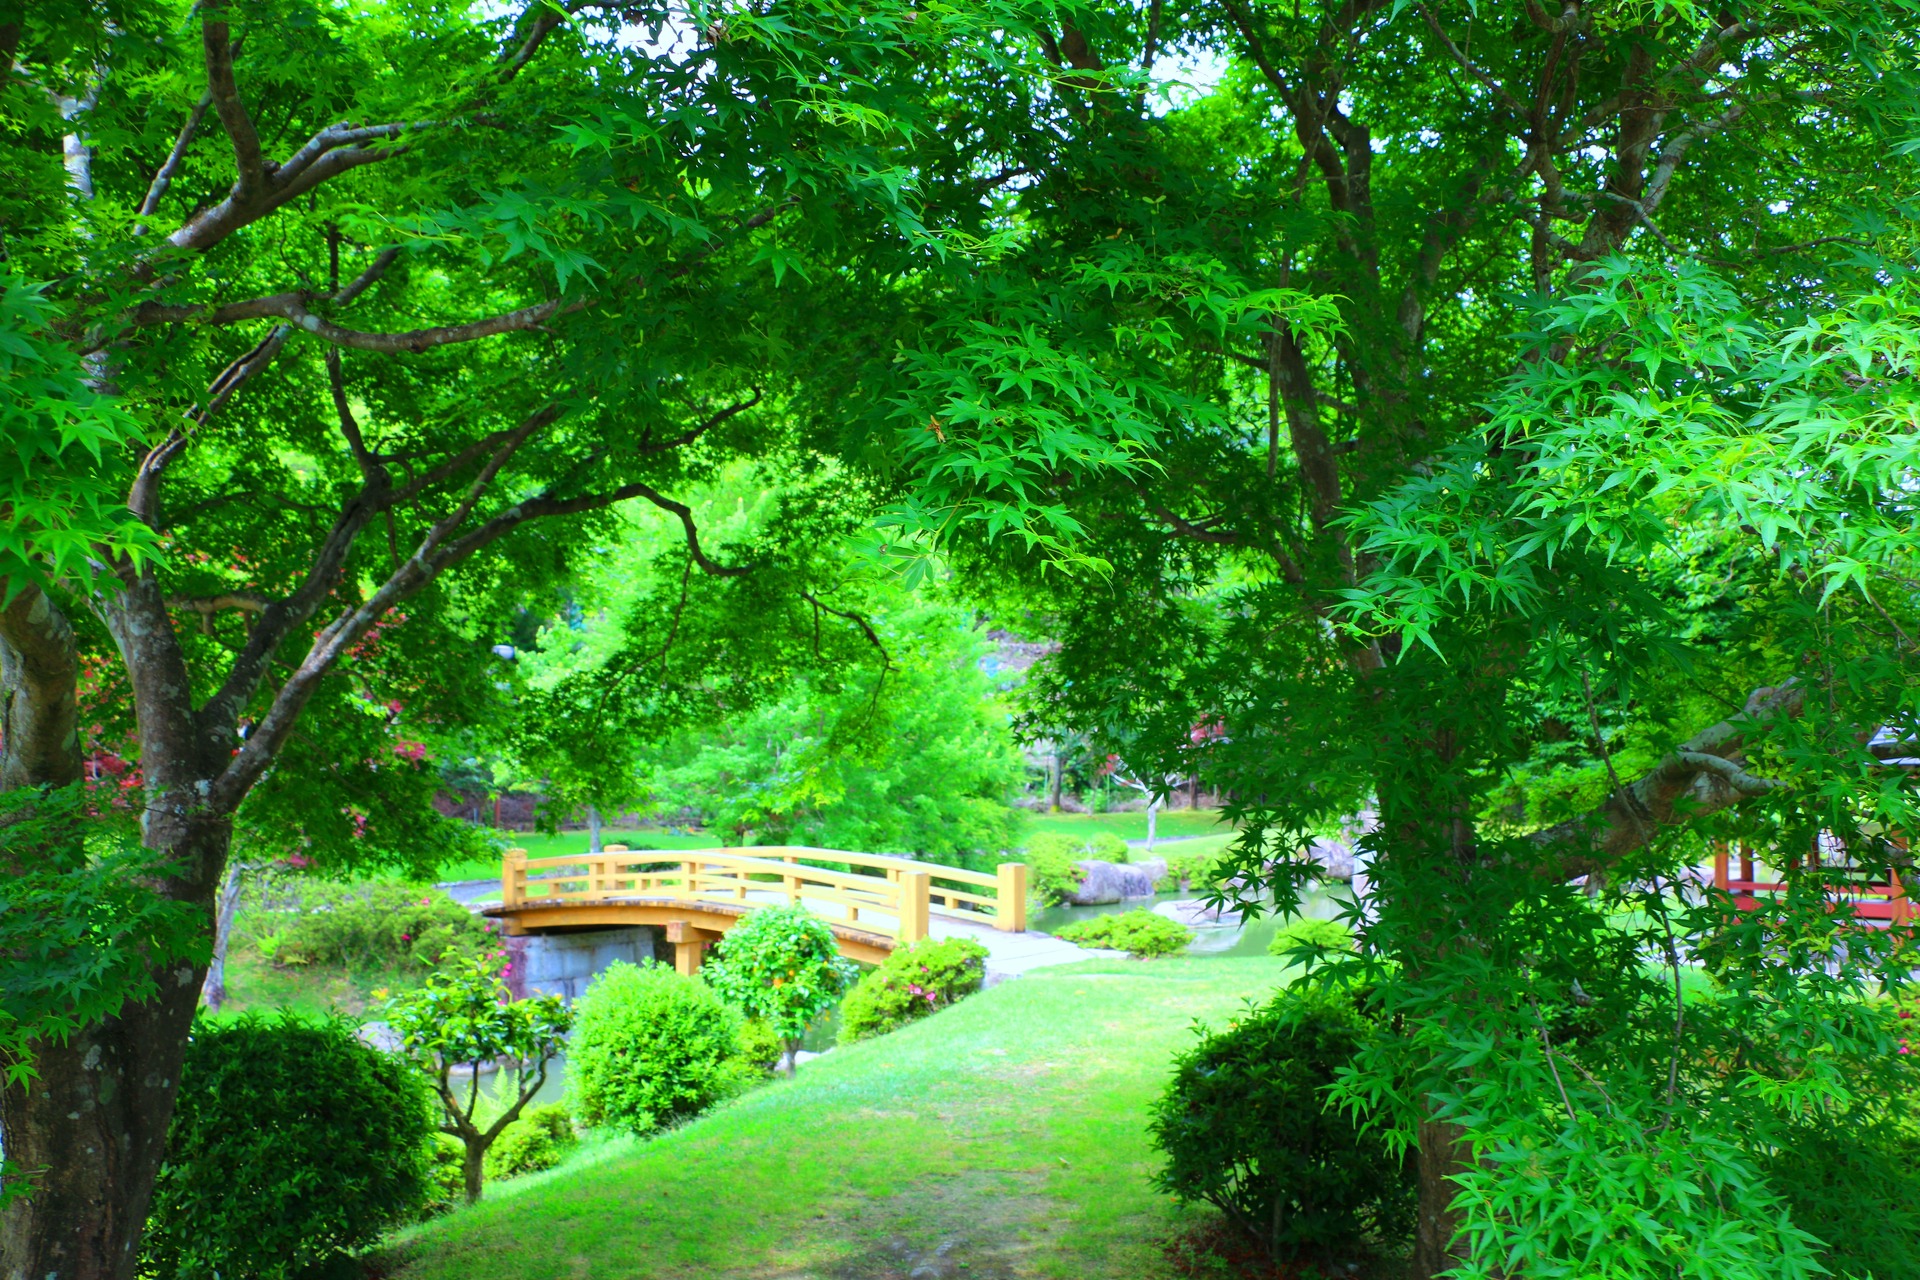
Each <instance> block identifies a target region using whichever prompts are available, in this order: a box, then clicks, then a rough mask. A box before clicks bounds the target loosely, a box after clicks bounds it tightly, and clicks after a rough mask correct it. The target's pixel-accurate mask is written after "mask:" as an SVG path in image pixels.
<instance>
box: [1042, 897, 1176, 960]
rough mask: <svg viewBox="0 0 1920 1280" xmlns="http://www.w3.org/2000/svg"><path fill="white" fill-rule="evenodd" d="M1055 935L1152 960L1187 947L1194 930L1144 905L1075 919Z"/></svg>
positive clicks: (1086, 945) (1074, 941) (1085, 945)
mask: <svg viewBox="0 0 1920 1280" xmlns="http://www.w3.org/2000/svg"><path fill="white" fill-rule="evenodd" d="M1054 936H1055V937H1057V938H1059V939H1061V940H1062V941H1065V942H1072V943H1077V944H1078V945H1080V946H1083V947H1106V948H1110V949H1112V950H1115V951H1124V952H1126V953H1127V954H1128V955H1130V956H1132V957H1133V958H1134V959H1136V960H1153V959H1157V958H1159V957H1160V956H1170V955H1173V954H1174V953H1175V952H1178V951H1184V950H1186V947H1187V944H1188V943H1190V942H1192V941H1193V930H1191V929H1189V928H1187V926H1185V925H1183V924H1181V923H1180V922H1179V921H1177V920H1169V919H1167V918H1166V917H1165V916H1163V915H1158V914H1156V913H1154V912H1152V911H1148V910H1146V909H1145V908H1144V907H1142V908H1138V909H1136V910H1133V911H1123V912H1120V913H1118V914H1116V915H1104V916H1094V917H1093V918H1092V919H1090V920H1076V921H1075V922H1074V923H1072V924H1070V925H1068V926H1066V927H1065V928H1064V929H1060V930H1057V931H1056V932H1055V933H1054Z"/></svg>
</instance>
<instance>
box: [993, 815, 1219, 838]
mask: <svg viewBox="0 0 1920 1280" xmlns="http://www.w3.org/2000/svg"><path fill="white" fill-rule="evenodd" d="M1025 829H1026V831H1027V832H1029V833H1031V832H1035V831H1057V832H1059V833H1061V834H1062V835H1080V836H1090V835H1093V834H1094V833H1095V832H1099V831H1107V832H1111V833H1112V834H1114V835H1116V836H1119V837H1120V838H1121V839H1122V840H1145V839H1146V838H1147V815H1146V814H1145V813H1035V814H1030V815H1029V816H1028V818H1027V822H1026V827H1025ZM1232 830H1233V828H1231V827H1228V826H1224V825H1222V824H1221V822H1220V814H1219V813H1218V812H1217V811H1216V810H1213V809H1176V810H1174V811H1173V812H1171V813H1163V814H1161V815H1160V821H1159V822H1157V823H1156V824H1155V825H1154V837H1155V839H1158V840H1163V839H1166V838H1167V837H1169V836H1211V835H1219V834H1221V833H1223V832H1226V833H1231V831H1232Z"/></svg>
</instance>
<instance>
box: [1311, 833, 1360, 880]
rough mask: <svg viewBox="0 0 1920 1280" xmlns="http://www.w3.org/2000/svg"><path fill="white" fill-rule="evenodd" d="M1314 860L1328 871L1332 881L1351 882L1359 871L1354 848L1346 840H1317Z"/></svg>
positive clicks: (1313, 849) (1314, 846) (1314, 845)
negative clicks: (1355, 872)
mask: <svg viewBox="0 0 1920 1280" xmlns="http://www.w3.org/2000/svg"><path fill="white" fill-rule="evenodd" d="M1312 855H1313V860H1314V861H1315V862H1318V863H1319V864H1320V865H1321V866H1323V867H1325V868H1326V869H1327V878H1328V879H1330V880H1351V879H1353V873H1354V871H1355V870H1357V869H1358V868H1357V864H1356V862H1355V859H1354V856H1353V846H1352V845H1351V844H1348V843H1347V842H1346V841H1344V840H1315V841H1314V842H1313V848H1312Z"/></svg>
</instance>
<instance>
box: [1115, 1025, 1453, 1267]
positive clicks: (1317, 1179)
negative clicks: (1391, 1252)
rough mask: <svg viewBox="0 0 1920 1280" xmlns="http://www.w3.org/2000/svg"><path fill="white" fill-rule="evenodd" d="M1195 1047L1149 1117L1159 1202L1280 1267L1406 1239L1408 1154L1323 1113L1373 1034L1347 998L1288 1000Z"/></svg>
mask: <svg viewBox="0 0 1920 1280" xmlns="http://www.w3.org/2000/svg"><path fill="white" fill-rule="evenodd" d="M1200 1034H1201V1039H1200V1041H1199V1043H1197V1044H1195V1045H1194V1046H1193V1047H1192V1048H1191V1049H1188V1050H1187V1051H1186V1052H1185V1053H1183V1054H1181V1055H1180V1056H1179V1057H1177V1058H1176V1059H1174V1072H1173V1081H1172V1083H1171V1084H1169V1085H1168V1086H1167V1091H1166V1093H1165V1094H1164V1095H1162V1096H1161V1098H1160V1099H1159V1101H1158V1102H1156V1103H1155V1104H1154V1106H1153V1111H1152V1120H1151V1123H1150V1125H1149V1132H1150V1134H1151V1135H1152V1138H1153V1142H1154V1145H1155V1146H1157V1147H1158V1148H1159V1149H1160V1152H1161V1154H1162V1155H1164V1156H1165V1157H1166V1161H1167V1163H1166V1167H1165V1168H1163V1169H1162V1170H1161V1171H1160V1173H1159V1174H1158V1175H1157V1176H1156V1178H1155V1183H1156V1185H1158V1186H1159V1187H1160V1189H1161V1190H1163V1191H1168V1192H1171V1193H1172V1194H1173V1195H1175V1196H1177V1197H1178V1198H1179V1199H1180V1200H1182V1201H1188V1202H1190V1201H1196V1200H1203V1201H1206V1202H1207V1203H1209V1204H1212V1205H1215V1206H1216V1207H1218V1208H1219V1209H1220V1211H1221V1212H1222V1213H1224V1214H1225V1215H1226V1216H1227V1218H1228V1219H1229V1220H1230V1221H1231V1222H1232V1223H1233V1224H1234V1225H1235V1226H1236V1227H1238V1228H1239V1229H1240V1230H1242V1231H1244V1232H1245V1233H1246V1234H1247V1235H1248V1236H1250V1237H1251V1238H1252V1239H1253V1240H1255V1241H1256V1242H1258V1243H1259V1244H1260V1246H1261V1247H1262V1248H1264V1249H1265V1250H1267V1251H1268V1253H1270V1254H1271V1255H1272V1256H1273V1257H1274V1258H1275V1259H1277V1260H1290V1259H1298V1258H1303V1257H1311V1256H1320V1257H1325V1256H1327V1255H1329V1254H1339V1253H1348V1254H1351V1253H1352V1252H1354V1251H1358V1250H1361V1249H1363V1248H1364V1247H1365V1241H1366V1238H1367V1236H1368V1235H1369V1234H1371V1235H1372V1236H1373V1237H1374V1238H1375V1239H1377V1240H1379V1241H1380V1242H1382V1243H1386V1244H1390V1245H1398V1244H1400V1243H1403V1242H1404V1241H1406V1240H1408V1239H1410V1238H1411V1237H1412V1233H1413V1223H1414V1212H1415V1205H1416V1200H1417V1191H1416V1187H1415V1168H1414V1156H1413V1153H1412V1152H1411V1151H1409V1152H1407V1153H1406V1154H1405V1155H1403V1156H1396V1155H1394V1154H1393V1152H1392V1151H1391V1150H1390V1149H1389V1148H1388V1146H1387V1143H1386V1140H1385V1138H1384V1137H1383V1136H1382V1135H1381V1134H1379V1133H1377V1132H1373V1131H1363V1130H1362V1129H1361V1128H1360V1126H1359V1124H1358V1123H1357V1122H1356V1121H1355V1120H1354V1118H1353V1117H1352V1115H1351V1114H1350V1113H1348V1112H1346V1111H1343V1110H1340V1109H1338V1108H1334V1107H1330V1106H1328V1105H1327V1089H1328V1086H1330V1085H1331V1084H1332V1083H1333V1081H1334V1078H1335V1075H1336V1073H1337V1072H1338V1071H1339V1070H1340V1068H1342V1067H1344V1066H1346V1065H1347V1064H1348V1063H1349V1062H1351V1061H1352V1060H1353V1057H1354V1054H1355V1053H1356V1052H1357V1051H1358V1050H1359V1048H1360V1046H1361V1045H1362V1044H1363V1043H1364V1042H1365V1041H1366V1039H1367V1037H1369V1036H1370V1035H1373V1034H1375V1028H1374V1026H1373V1024H1372V1023H1371V1022H1369V1020H1368V1019H1367V1018H1366V1017H1364V1016H1363V1015H1362V1014H1361V1013H1360V1012H1359V1011H1358V1010H1357V1009H1356V1008H1355V1006H1354V1004H1353V1002H1352V1001H1351V1000H1350V999H1342V998H1341V997H1339V996H1338V995H1333V994H1327V993H1323V992H1317V991H1306V990H1290V991H1284V992H1282V993H1281V994H1280V995H1279V996H1277V997H1275V998H1274V1000H1273V1001H1272V1002H1271V1003H1269V1004H1267V1005H1265V1006H1262V1007H1255V1006H1249V1008H1248V1010H1247V1012H1246V1013H1245V1014H1244V1015H1243V1016H1242V1017H1241V1018H1240V1019H1239V1020H1238V1021H1237V1022H1235V1023H1234V1024H1232V1025H1231V1026H1230V1027H1229V1028H1228V1029H1227V1030H1225V1031H1220V1032H1213V1033H1208V1032H1207V1031H1206V1030H1205V1029H1202V1030H1201V1032H1200Z"/></svg>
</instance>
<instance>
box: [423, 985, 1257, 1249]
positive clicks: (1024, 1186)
mask: <svg viewBox="0 0 1920 1280" xmlns="http://www.w3.org/2000/svg"><path fill="white" fill-rule="evenodd" d="M1284 972H1285V970H1284V967H1283V966H1282V965H1281V964H1280V963H1279V962H1278V961H1274V960H1268V959H1264V958H1247V959H1231V960H1228V959H1208V960H1189V959H1175V960H1163V961H1158V962H1153V963H1145V964H1143V963H1135V962H1128V961H1093V962H1089V963H1086V964H1080V965H1073V966H1069V967H1066V968H1061V969H1047V970H1042V971H1039V972H1037V973H1034V974H1031V975H1029V976H1027V977H1025V978H1022V979H1020V980H1018V981H1014V982H1007V983H1003V984H1002V985H1000V986H998V987H996V988H994V989H993V990H991V991H988V992H984V993H982V994H981V995H979V996H976V997H974V998H973V999H970V1000H968V1001H965V1002H964V1003H962V1004H960V1005H957V1006H956V1007H954V1008H953V1009H951V1010H948V1011H946V1012H944V1013H941V1014H940V1015H938V1016H937V1017H934V1018H931V1019H927V1020H924V1021H922V1022H920V1023H918V1024H916V1025H914V1026H911V1027H908V1028H907V1029H905V1030H903V1031H900V1032H897V1033H895V1034H893V1035H891V1036H884V1037H881V1038H880V1039H877V1040H872V1041H868V1042H866V1043H864V1044H860V1045H855V1046H852V1047H850V1048H846V1049H840V1050H836V1051H835V1052H833V1053H831V1054H829V1055H827V1056H826V1057H824V1058H821V1059H819V1060H817V1061H814V1062H811V1063H809V1064H807V1066H806V1067H804V1068H802V1070H801V1073H800V1076H799V1077H798V1078H797V1079H795V1080H791V1081H780V1082H777V1083H774V1084H771V1085H768V1086H766V1087H764V1088H761V1089H758V1090H756V1091H755V1092H753V1093H752V1094H750V1095H748V1096H747V1097H745V1098H742V1099H740V1100H738V1101H737V1102H735V1103H733V1104H731V1105H729V1106H727V1107H725V1108H723V1109H721V1110H719V1111H717V1112H715V1113H713V1114H711V1115H709V1116H707V1117H705V1118H703V1119H701V1120H698V1121H695V1122H694V1123H692V1124H689V1125H687V1126H685V1127H683V1128H681V1129H678V1130H675V1131H673V1132H670V1133H667V1134H664V1135H662V1136H660V1137H657V1138H654V1139H652V1140H650V1141H645V1142H636V1141H633V1140H631V1139H624V1138H622V1139H614V1140H610V1141H606V1142H603V1143H598V1144H594V1145H591V1146H589V1147H587V1148H585V1149H583V1150H582V1152H581V1153H580V1154H579V1155H578V1156H577V1157H576V1158H575V1159H573V1160H572V1161H570V1162H569V1163H568V1164H567V1165H564V1166H562V1167H561V1168H559V1169H555V1170H552V1171H550V1172H548V1173H545V1174H537V1175H534V1176H531V1177H528V1178H523V1179H519V1180H516V1181H514V1182H510V1183H503V1184H500V1185H498V1186H496V1187H493V1188H490V1189H489V1191H488V1195H487V1198H486V1199H485V1200H484V1201H482V1202H481V1203H480V1204H479V1205H477V1206H475V1207H473V1208H472V1209H462V1210H460V1211H458V1212H456V1213H454V1214H452V1215H450V1216H448V1217H446V1218H442V1219H439V1220H436V1221H435V1222H432V1223H429V1224H427V1225H425V1226H423V1227H421V1228H418V1229H416V1230H415V1231H413V1232H411V1233H409V1235H407V1236H405V1237H403V1238H402V1239H401V1240H400V1241H399V1242H397V1244H396V1246H395V1248H396V1252H397V1256H396V1258H395V1262H396V1263H397V1264H398V1266H399V1277H400V1280H493V1278H496V1277H497V1278H499V1280H508V1278H509V1277H511V1280H616V1278H617V1280H651V1278H652V1277H661V1278H662V1280H664V1278H666V1277H675V1278H678V1277H688V1276H699V1277H720V1278H727V1280H735V1278H738V1280H747V1278H749V1277H751V1278H754V1280H776V1278H778V1280H801V1278H802V1277H822V1278H823V1280H904V1278H905V1277H907V1276H908V1275H909V1273H910V1272H911V1271H912V1270H913V1269H914V1268H915V1267H916V1266H926V1265H927V1264H928V1262H929V1260H930V1259H931V1258H932V1255H933V1251H935V1250H936V1249H938V1248H939V1247H940V1246H941V1245H943V1244H944V1245H946V1246H948V1252H947V1254H946V1255H945V1257H944V1261H943V1262H939V1263H935V1264H934V1265H935V1267H936V1268H937V1272H936V1273H938V1274H945V1275H951V1276H968V1277H979V1278H986V1280H993V1278H1002V1277H1004V1278H1012V1277H1087V1278H1088V1280H1096V1278H1107V1277H1112V1278H1119V1277H1128V1278H1132V1277H1139V1278H1141V1280H1149V1278H1151V1277H1155V1276H1158V1275H1163V1274H1165V1265H1164V1263H1163V1262H1162V1260H1161V1256H1160V1252H1159V1249H1158V1248H1157V1246H1156V1244H1155V1240H1156V1238H1157V1237H1159V1236H1161V1235H1163V1234H1164V1233H1165V1232H1166V1231H1167V1229H1168V1228H1169V1226H1170V1225H1171V1224H1172V1223H1173V1222H1174V1221H1175V1220H1176V1219H1178V1218H1179V1217H1181V1216H1182V1211H1181V1210H1179V1209H1177V1207H1176V1206H1174V1205H1173V1204H1172V1203H1171V1202H1170V1201H1168V1200H1167V1199H1166V1198H1165V1197H1163V1196H1161V1195H1159V1194H1158V1193H1156V1192H1155V1191H1153V1190H1152V1188H1151V1187H1150V1186H1149V1185H1148V1181H1147V1180H1148V1178H1149V1177H1150V1175H1151V1173H1152V1171H1153V1168H1154V1166H1155V1159H1154V1155H1153V1152H1152V1150H1151V1148H1150V1147H1149V1145H1148V1142H1147V1137H1146V1132H1145V1123H1146V1109H1147V1105H1148V1104H1149V1103H1150V1102H1151V1101H1152V1099H1153V1098H1154V1097H1156V1096H1157V1095H1158V1093H1159V1091H1160V1089H1161V1087H1162V1085H1163V1083H1164V1081H1165V1079H1166V1076H1167V1071H1168V1062H1169V1059H1170V1057H1171V1055H1172V1054H1173V1053H1174V1052H1175V1051H1176V1050H1177V1049H1178V1048H1180V1047H1181V1046H1183V1045H1184V1044H1185V1043H1187V1041H1188V1037H1189V1031H1188V1028H1189V1026H1190V1025H1191V1023H1192V1021H1193V1019H1195V1018H1196V1017H1197V1018H1203V1019H1206V1020H1208V1021H1211V1022H1213V1023H1215V1024H1216V1025H1218V1024H1220V1023H1222V1022H1224V1021H1225V1020H1226V1019H1227V1018H1228V1017H1230V1016H1232V1014H1233V1013H1234V1011H1235V1010H1236V1009H1237V1008H1238V1007H1239V1005H1240V1003H1241V1001H1242V1000H1243V999H1244V998H1246V997H1248V996H1254V997H1262V996H1264V995H1265V994H1266V993H1267V992H1268V991H1270V990H1271V989H1272V988H1273V986H1274V985H1275V984H1276V983H1277V982H1279V981H1280V979H1281V977H1282V976H1283V974H1284ZM923 1274H926V1273H925V1272H923Z"/></svg>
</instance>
